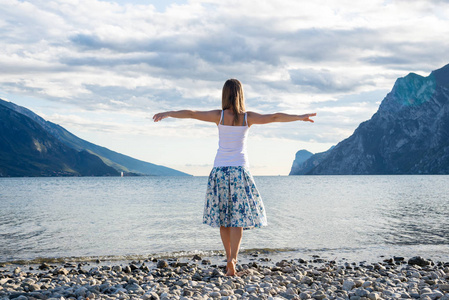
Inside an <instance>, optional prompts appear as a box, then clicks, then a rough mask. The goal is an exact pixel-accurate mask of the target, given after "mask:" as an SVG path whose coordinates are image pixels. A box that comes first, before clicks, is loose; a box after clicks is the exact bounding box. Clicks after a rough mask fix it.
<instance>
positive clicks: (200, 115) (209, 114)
mask: <svg viewBox="0 0 449 300" xmlns="http://www.w3.org/2000/svg"><path fill="white" fill-rule="evenodd" d="M220 113H221V111H220V110H209V111H197V110H177V111H166V112H161V113H158V114H155V115H154V116H153V120H154V122H159V121H161V120H163V119H165V118H168V117H170V118H176V119H195V120H200V121H205V122H214V123H216V124H218V122H220Z"/></svg>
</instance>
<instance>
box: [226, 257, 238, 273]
mask: <svg viewBox="0 0 449 300" xmlns="http://www.w3.org/2000/svg"><path fill="white" fill-rule="evenodd" d="M236 264H237V260H235V259H231V260H230V261H228V263H227V264H226V270H227V272H226V276H235V273H236V271H235V265H236Z"/></svg>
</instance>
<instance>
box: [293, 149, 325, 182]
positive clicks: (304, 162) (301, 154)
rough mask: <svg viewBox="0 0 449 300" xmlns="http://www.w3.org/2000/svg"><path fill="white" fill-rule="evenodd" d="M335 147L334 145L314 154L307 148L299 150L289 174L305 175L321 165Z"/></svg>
mask: <svg viewBox="0 0 449 300" xmlns="http://www.w3.org/2000/svg"><path fill="white" fill-rule="evenodd" d="M333 148H334V146H332V147H331V148H330V149H329V150H327V151H325V152H320V153H316V154H313V153H311V152H309V151H307V150H299V151H298V152H296V157H295V160H294V161H293V165H292V169H291V171H290V174H289V175H304V174H307V173H308V172H309V171H310V170H312V169H313V168H315V167H316V166H317V165H319V164H320V163H321V162H322V161H323V160H324V159H325V158H326V157H327V155H328V154H329V153H330V151H331V150H332V149H333Z"/></svg>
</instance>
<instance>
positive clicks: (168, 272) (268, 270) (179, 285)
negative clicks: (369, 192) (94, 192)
mask: <svg viewBox="0 0 449 300" xmlns="http://www.w3.org/2000/svg"><path fill="white" fill-rule="evenodd" d="M249 256H250V257H251V258H250V259H249V260H246V262H245V263H239V264H238V265H237V271H238V272H239V276H234V277H227V276H225V275H224V273H225V264H224V263H223V264H221V263H216V262H217V261H222V258H220V259H219V260H217V259H215V260H214V259H211V258H207V257H200V256H198V255H195V256H193V257H189V258H184V259H179V258H164V259H161V258H159V259H155V258H151V257H149V258H148V259H145V260H138V261H128V262H120V263H117V262H115V263H114V262H109V263H105V262H101V261H96V262H79V263H77V262H74V261H70V262H59V263H40V264H3V265H0V299H20V300H22V299H23V300H24V299H161V300H162V299H180V300H188V299H223V300H224V299H229V300H231V299H273V300H274V299H276V300H281V299H319V300H321V299H350V300H366V299H370V300H376V299H425V300H434V299H441V300H449V262H442V261H432V260H430V259H425V258H422V257H419V256H416V257H411V258H404V257H392V258H385V259H383V260H382V261H380V262H376V263H367V262H358V263H356V262H340V261H339V262H336V261H332V260H327V259H323V258H320V257H319V256H317V255H316V256H314V257H313V258H312V259H309V260H304V259H301V258H297V259H290V260H280V261H271V259H270V258H269V257H263V255H259V254H258V253H253V254H250V255H249Z"/></svg>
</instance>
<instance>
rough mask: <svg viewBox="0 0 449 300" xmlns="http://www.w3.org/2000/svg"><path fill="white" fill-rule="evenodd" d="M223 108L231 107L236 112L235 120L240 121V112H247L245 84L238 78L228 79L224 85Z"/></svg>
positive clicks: (235, 121)
mask: <svg viewBox="0 0 449 300" xmlns="http://www.w3.org/2000/svg"><path fill="white" fill-rule="evenodd" d="M221 108H222V109H223V110H225V109H231V110H232V111H233V112H234V122H233V124H237V122H238V121H239V114H241V113H244V112H245V97H244V96H243V86H242V84H241V83H240V81H238V80H237V79H228V80H226V82H225V84H224V85H223V93H222V96H221Z"/></svg>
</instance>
